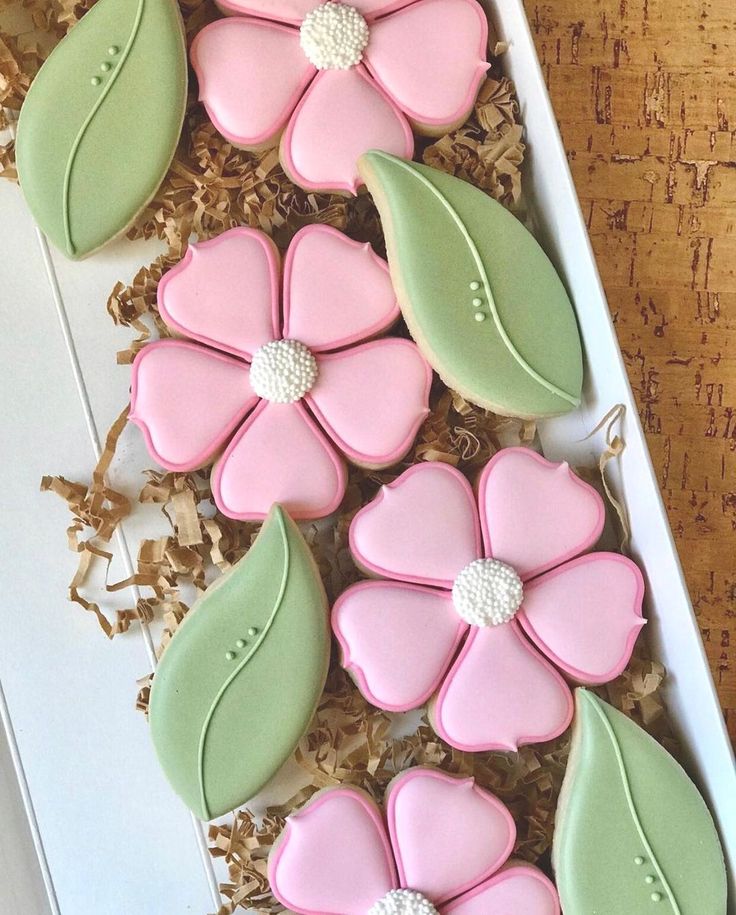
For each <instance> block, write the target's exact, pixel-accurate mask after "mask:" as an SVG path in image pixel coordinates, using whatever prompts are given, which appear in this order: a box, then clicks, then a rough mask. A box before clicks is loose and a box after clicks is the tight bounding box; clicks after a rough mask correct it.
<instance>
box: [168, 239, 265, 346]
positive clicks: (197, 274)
mask: <svg viewBox="0 0 736 915" xmlns="http://www.w3.org/2000/svg"><path fill="white" fill-rule="evenodd" d="M158 307H159V311H160V312H161V316H162V317H163V319H164V320H165V321H166V323H167V324H168V325H169V327H171V328H173V329H174V330H176V331H177V332H178V333H180V334H183V335H184V336H187V337H192V338H194V339H195V340H199V341H200V342H201V343H206V344H208V345H209V346H213V347H215V349H221V350H225V352H228V353H233V354H234V355H235V356H241V357H242V358H244V359H250V358H251V357H252V356H253V353H254V352H255V351H256V350H257V349H258V347H259V346H262V345H263V344H264V343H268V342H269V341H270V340H276V339H278V337H279V330H280V328H279V325H280V316H279V255H278V251H277V250H276V246H275V245H274V244H273V242H272V241H271V239H270V238H269V237H268V236H267V235H264V233H263V232H259V231H257V230H256V229H247V228H245V227H239V228H237V229H230V230H229V231H228V232H223V234H222V235H218V236H217V237H216V238H213V239H211V240H210V241H204V242H200V243H199V244H192V245H189V247H188V248H187V252H186V254H185V255H184V257H183V258H182V260H181V261H179V263H178V264H177V265H176V266H175V267H173V268H172V269H171V270H169V272H168V273H166V274H164V276H163V278H162V280H161V282H160V283H159V286H158Z"/></svg>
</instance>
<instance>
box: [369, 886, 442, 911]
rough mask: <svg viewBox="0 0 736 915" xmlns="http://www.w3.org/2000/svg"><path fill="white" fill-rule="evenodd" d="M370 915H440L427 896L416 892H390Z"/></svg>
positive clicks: (380, 900)
mask: <svg viewBox="0 0 736 915" xmlns="http://www.w3.org/2000/svg"><path fill="white" fill-rule="evenodd" d="M368 915H438V913H437V909H436V908H435V907H434V906H433V905H432V903H431V902H430V901H429V899H427V898H426V896H422V894H421V893H417V891H416V890H390V891H389V892H388V893H386V895H385V896H384V897H383V899H379V900H378V902H376V903H374V905H372V906H371V908H370V909H369V910H368Z"/></svg>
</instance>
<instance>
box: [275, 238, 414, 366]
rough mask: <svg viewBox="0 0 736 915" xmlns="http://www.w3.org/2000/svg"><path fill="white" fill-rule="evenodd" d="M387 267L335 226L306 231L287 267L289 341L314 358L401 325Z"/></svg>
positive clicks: (286, 333) (289, 254) (295, 242)
mask: <svg viewBox="0 0 736 915" xmlns="http://www.w3.org/2000/svg"><path fill="white" fill-rule="evenodd" d="M398 316H399V306H398V303H397V301H396V296H395V294H394V290H393V286H392V285H391V278H390V277H389V273H388V265H387V264H386V261H384V260H382V259H381V258H380V257H378V256H377V255H376V254H374V253H373V251H372V249H371V246H370V245H369V244H367V243H366V244H360V243H359V242H356V241H353V240H352V239H351V238H348V237H347V235H343V233H342V232H338V231H337V229H333V228H332V227H331V226H321V225H311V226H305V227H304V228H303V229H302V230H301V231H300V232H297V234H296V236H295V237H294V240H293V241H292V243H291V245H290V246H289V250H288V252H287V255H286V261H285V263H284V337H286V338H287V339H294V340H300V341H301V342H302V343H304V344H305V345H306V346H308V347H309V348H310V349H311V350H312V351H313V352H317V353H318V352H323V351H324V350H330V349H338V348H339V347H343V346H347V345H348V344H350V343H356V342H358V341H359V340H365V339H367V338H369V337H373V336H375V335H376V334H378V333H380V332H381V331H383V330H386V328H388V327H390V326H391V324H393V323H394V321H396V319H397V318H398Z"/></svg>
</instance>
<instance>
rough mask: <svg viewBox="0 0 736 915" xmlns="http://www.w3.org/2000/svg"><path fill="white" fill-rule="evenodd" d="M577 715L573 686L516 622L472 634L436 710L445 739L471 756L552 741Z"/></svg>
mask: <svg viewBox="0 0 736 915" xmlns="http://www.w3.org/2000/svg"><path fill="white" fill-rule="evenodd" d="M572 714H573V702H572V696H571V695H570V690H569V689H568V687H567V684H566V683H565V681H564V680H563V679H562V677H561V676H560V675H559V674H558V673H557V671H556V670H555V669H554V667H552V665H551V664H550V663H549V662H548V661H546V660H545V659H544V658H543V657H542V656H541V655H539V654H538V653H537V652H536V651H535V649H534V648H532V646H531V645H530V644H529V643H528V642H527V641H526V639H525V638H524V637H523V636H522V634H521V632H520V630H519V627H518V624H517V623H516V622H515V621H512V622H510V623H504V624H502V625H500V626H488V627H485V628H483V629H477V628H472V629H471V630H470V635H469V636H468V639H467V641H466V642H465V645H464V647H463V650H462V651H461V652H460V656H459V657H458V659H457V660H456V661H455V663H454V665H453V667H452V669H451V670H450V673H449V674H448V675H447V678H446V680H445V682H444V684H443V686H442V688H441V689H440V692H439V694H438V696H437V699H436V700H435V703H434V707H433V709H432V717H433V723H434V726H435V729H436V731H437V733H438V734H439V735H440V737H442V739H443V740H446V741H447V743H449V744H450V745H451V746H453V747H457V749H459V750H468V751H469V752H471V753H475V752H480V751H484V750H516V749H518V747H520V746H521V745H522V744H526V743H540V742H542V741H545V740H551V739H552V738H553V737H557V736H558V735H559V734H561V733H562V732H563V731H564V730H565V728H566V727H567V726H568V724H569V723H570V721H571V720H572Z"/></svg>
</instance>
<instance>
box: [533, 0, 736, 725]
mask: <svg viewBox="0 0 736 915" xmlns="http://www.w3.org/2000/svg"><path fill="white" fill-rule="evenodd" d="M526 9H527V13H528V16H529V20H530V22H531V26H532V30H533V32H534V36H535V41H536V44H537V50H538V52H539V56H540V59H541V61H542V67H543V70H544V74H545V78H546V80H547V85H548V87H549V90H550V94H551V96H552V102H553V104H554V107H555V111H556V113H557V118H558V121H559V123H560V128H561V131H562V137H563V142H564V144H565V148H566V150H567V154H568V159H569V162H570V166H571V168H572V173H573V177H574V179H575V184H576V186H577V190H578V194H579V196H580V200H581V204H582V207H583V212H584V214H585V217H586V220H587V223H588V230H589V232H590V235H591V238H592V241H593V247H594V249H595V253H596V257H597V260H598V266H599V268H600V272H601V276H602V278H603V283H604V285H605V288H606V293H607V295H608V301H609V304H610V307H611V311H612V312H613V315H614V319H615V322H616V329H617V331H618V336H619V341H620V343H621V348H622V350H623V353H624V357H625V360H626V365H627V368H628V371H629V378H630V379H631V384H632V386H633V388H634V393H635V395H636V398H637V403H638V405H639V412H640V414H641V419H642V423H643V425H644V429H645V432H646V434H647V439H648V442H649V448H650V450H651V452H652V457H653V459H654V464H655V467H656V469H657V472H658V476H659V484H660V487H661V490H662V495H663V498H664V501H665V504H666V506H667V510H668V512H669V519H670V523H671V525H672V529H673V531H674V534H675V538H676V542H677V546H678V549H679V552H680V557H681V559H682V562H683V565H684V568H685V574H686V576H687V581H688V585H689V588H690V593H691V596H692V600H693V604H694V606H695V611H696V613H697V615H698V620H699V623H700V629H701V632H702V635H703V641H704V642H705V646H706V650H707V653H708V657H709V659H710V663H711V668H712V671H713V676H714V678H715V681H716V684H717V686H718V690H719V693H720V697H721V703H722V706H723V708H724V711H725V714H726V720H727V722H728V725H729V730H730V733H731V736H732V739H736V13H735V11H734V5H733V0H699V2H697V0H548V2H545V3H541V2H537V0H526ZM732 642H734V643H735V644H734V645H733V647H732V644H731V643H732Z"/></svg>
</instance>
